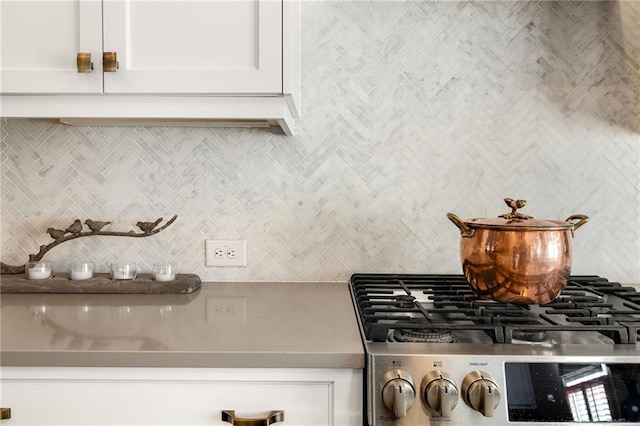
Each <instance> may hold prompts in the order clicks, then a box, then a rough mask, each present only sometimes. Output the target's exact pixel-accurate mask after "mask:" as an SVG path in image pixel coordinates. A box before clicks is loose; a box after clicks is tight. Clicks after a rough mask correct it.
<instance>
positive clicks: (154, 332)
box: [0, 282, 364, 368]
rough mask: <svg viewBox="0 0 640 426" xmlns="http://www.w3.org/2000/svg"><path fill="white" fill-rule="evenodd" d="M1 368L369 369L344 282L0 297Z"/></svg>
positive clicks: (214, 285) (209, 284) (213, 285)
mask: <svg viewBox="0 0 640 426" xmlns="http://www.w3.org/2000/svg"><path fill="white" fill-rule="evenodd" d="M0 303H1V307H2V309H1V315H2V317H1V323H0V327H1V330H0V331H1V333H0V364H1V365H3V366H118V367H209V368H215V367H224V368H245V367H253V368H272V367H279V368H363V367H364V349H363V346H362V342H361V338H360V334H359V331H358V325H357V322H356V316H355V313H354V310H353V306H352V303H351V298H350V295H349V290H348V287H347V283H309V282H297V283H294V282H291V283H276V282H251V283H240V282H236V283H233V282H228V283H216V282H205V283H203V284H202V288H201V289H200V290H198V291H197V292H195V293H192V294H189V295H177V294H176V295H167V294H156V295H149V294H134V295H131V294H128V295H115V294H2V296H1V298H0Z"/></svg>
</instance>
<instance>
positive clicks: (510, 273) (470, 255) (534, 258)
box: [447, 198, 589, 304]
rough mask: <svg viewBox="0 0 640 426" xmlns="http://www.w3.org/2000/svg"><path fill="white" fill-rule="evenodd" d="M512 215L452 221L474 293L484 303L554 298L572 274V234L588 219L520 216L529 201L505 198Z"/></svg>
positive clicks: (463, 264) (543, 301)
mask: <svg viewBox="0 0 640 426" xmlns="http://www.w3.org/2000/svg"><path fill="white" fill-rule="evenodd" d="M504 201H505V202H506V203H507V205H508V206H509V207H511V213H506V214H503V215H500V216H499V217H497V218H492V219H467V220H462V219H460V218H459V217H458V216H456V215H455V214H453V213H448V214H447V217H448V218H449V220H451V221H452V222H453V223H454V224H455V225H456V226H457V227H458V228H459V229H460V232H461V235H462V238H461V239H460V260H461V262H462V270H463V271H464V275H465V277H466V279H467V281H468V282H469V284H470V285H471V288H472V289H473V290H474V292H475V293H476V294H477V295H478V296H480V297H482V298H485V299H493V300H498V301H500V302H512V303H523V304H543V303H548V302H551V301H552V300H554V299H555V298H556V297H558V295H559V294H560V292H561V291H562V290H563V289H564V288H565V287H566V285H567V279H568V278H569V274H570V272H571V256H572V240H573V232H574V231H575V230H576V229H578V228H579V227H581V226H582V225H584V224H585V223H587V221H588V220H589V218H588V217H587V216H584V215H573V216H570V217H569V218H567V220H565V221H560V220H536V219H533V218H532V217H531V216H527V215H524V214H522V213H519V212H518V209H519V208H522V207H524V205H525V204H526V203H527V202H526V201H525V200H512V199H510V198H505V200H504Z"/></svg>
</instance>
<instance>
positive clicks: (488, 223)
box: [447, 198, 589, 233]
mask: <svg viewBox="0 0 640 426" xmlns="http://www.w3.org/2000/svg"><path fill="white" fill-rule="evenodd" d="M504 202H505V203H506V204H507V206H509V207H511V212H509V213H505V214H501V215H500V216H498V217H495V218H472V219H466V220H464V221H461V220H460V219H459V218H457V217H455V215H453V214H451V213H450V214H449V215H447V216H449V219H450V220H452V221H453V222H454V223H456V219H457V220H458V221H461V222H463V223H464V224H465V225H467V227H469V228H474V229H492V230H505V231H558V230H571V231H574V230H576V229H578V228H579V227H580V226H582V225H584V224H585V223H586V222H587V221H588V220H589V218H588V217H587V216H584V215H573V216H569V218H567V220H550V219H534V218H533V217H532V216H528V215H526V214H523V213H520V212H519V211H518V209H520V208H522V207H524V206H525V205H526V204H527V202H526V200H514V199H511V198H505V199H504ZM452 216H453V217H452ZM574 221H577V222H574ZM456 225H458V227H461V226H460V224H459V223H456ZM461 229H462V228H461ZM463 233H464V232H463Z"/></svg>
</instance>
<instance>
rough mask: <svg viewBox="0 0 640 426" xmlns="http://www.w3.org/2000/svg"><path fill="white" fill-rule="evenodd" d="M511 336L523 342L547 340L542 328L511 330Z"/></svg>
mask: <svg viewBox="0 0 640 426" xmlns="http://www.w3.org/2000/svg"><path fill="white" fill-rule="evenodd" d="M511 337H512V338H513V339H517V340H522V341H525V342H531V343H541V342H544V341H545V340H547V333H546V332H545V331H544V330H513V331H512V332H511Z"/></svg>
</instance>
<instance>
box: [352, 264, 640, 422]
mask: <svg viewBox="0 0 640 426" xmlns="http://www.w3.org/2000/svg"><path fill="white" fill-rule="evenodd" d="M350 289H351V293H352V297H353V300H354V304H355V307H356V311H357V316H358V321H359V325H360V330H361V332H362V337H363V340H364V345H365V349H366V356H367V367H366V374H365V382H366V384H365V386H366V394H367V395H366V398H365V399H366V405H367V407H366V410H367V418H368V423H369V424H370V425H430V424H438V425H456V426H457V425H504V424H507V423H513V424H518V425H524V424H536V425H551V424H553V425H558V424H571V423H583V422H586V423H592V424H594V423H595V424H608V423H611V422H616V424H617V425H618V424H635V425H637V424H639V423H640V344H639V343H637V341H638V339H639V336H640V334H639V330H640V292H637V291H636V290H635V289H634V288H632V287H624V286H622V285H621V284H619V283H614V282H609V281H608V280H606V279H604V278H601V277H597V276H572V277H571V278H570V280H569V282H568V285H567V287H566V288H565V290H564V291H563V292H562V293H561V295H560V296H559V297H558V298H557V299H556V300H554V301H553V302H551V303H548V304H546V305H517V304H508V303H501V302H496V301H490V300H484V299H480V298H478V297H477V296H476V295H475V294H474V293H473V292H472V290H471V289H470V287H469V285H468V284H467V282H466V281H465V279H464V277H463V276H462V275H395V274H394V275H391V274H355V275H353V276H352V277H351V280H350Z"/></svg>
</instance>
